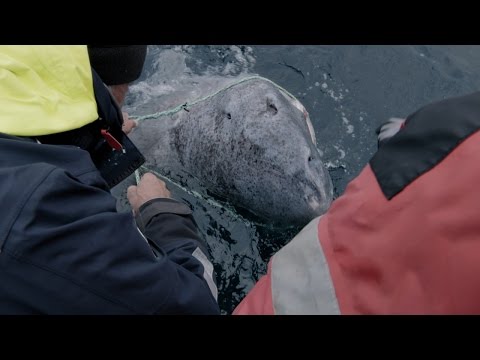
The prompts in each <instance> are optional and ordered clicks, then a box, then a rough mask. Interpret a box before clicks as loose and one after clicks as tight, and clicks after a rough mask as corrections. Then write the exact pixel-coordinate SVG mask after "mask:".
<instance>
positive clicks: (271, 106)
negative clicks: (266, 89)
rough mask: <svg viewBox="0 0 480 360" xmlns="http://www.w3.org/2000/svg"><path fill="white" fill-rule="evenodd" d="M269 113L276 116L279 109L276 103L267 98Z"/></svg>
mask: <svg viewBox="0 0 480 360" xmlns="http://www.w3.org/2000/svg"><path fill="white" fill-rule="evenodd" d="M267 111H269V112H272V113H273V115H275V114H276V113H277V112H278V109H277V107H276V106H275V104H274V102H273V101H272V100H271V99H269V98H267Z"/></svg>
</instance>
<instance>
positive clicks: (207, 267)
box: [192, 247, 218, 300]
mask: <svg viewBox="0 0 480 360" xmlns="http://www.w3.org/2000/svg"><path fill="white" fill-rule="evenodd" d="M192 255H193V256H194V257H195V258H196V259H197V260H198V261H200V262H201V263H202V265H203V269H204V270H203V277H204V279H205V281H206V282H207V284H208V287H209V288H210V291H211V292H212V295H213V297H214V298H215V300H217V299H218V290H217V285H215V281H213V265H212V263H211V262H210V261H209V260H208V258H207V257H206V256H205V254H204V253H203V251H202V250H200V248H198V247H197V248H196V249H195V251H194V252H193V253H192Z"/></svg>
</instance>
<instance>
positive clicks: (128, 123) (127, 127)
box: [122, 112, 137, 135]
mask: <svg viewBox="0 0 480 360" xmlns="http://www.w3.org/2000/svg"><path fill="white" fill-rule="evenodd" d="M122 114H123V125H122V130H123V132H124V133H125V134H127V135H128V134H129V133H130V132H131V131H132V130H133V128H134V127H136V126H137V122H136V121H135V120H131V119H130V118H129V117H128V114H127V113H126V112H122Z"/></svg>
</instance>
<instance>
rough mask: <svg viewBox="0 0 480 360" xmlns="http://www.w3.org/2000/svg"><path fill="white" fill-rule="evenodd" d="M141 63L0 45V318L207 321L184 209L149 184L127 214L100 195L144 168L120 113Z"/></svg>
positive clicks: (91, 51)
mask: <svg viewBox="0 0 480 360" xmlns="http://www.w3.org/2000/svg"><path fill="white" fill-rule="evenodd" d="M145 55H146V47H145V46H119V47H114V46H100V47H91V48H88V47H87V46H0V204H1V206H2V210H1V216H0V314H218V313H219V308H218V305H217V301H216V296H217V289H216V286H215V282H214V279H213V278H214V274H213V267H212V264H211V263H210V262H209V260H208V259H207V256H206V255H205V254H206V251H205V249H204V248H203V246H202V244H201V240H200V238H199V235H198V233H197V228H196V225H195V222H194V220H193V217H192V214H191V211H190V209H189V207H188V206H186V205H185V204H183V203H180V202H177V201H175V200H173V199H170V198H169V195H170V194H169V192H168V190H167V189H166V187H165V184H164V183H163V182H162V181H160V180H159V179H158V178H156V177H155V176H154V175H152V174H147V175H145V176H144V177H143V178H142V179H141V181H140V183H139V184H138V186H133V187H130V188H129V189H128V199H129V201H130V203H131V205H132V209H133V214H132V213H118V212H117V211H116V201H115V198H113V197H112V196H111V194H110V188H111V187H113V186H115V185H116V184H118V183H119V182H120V181H122V180H123V179H125V178H126V177H127V176H129V175H130V174H131V173H132V172H133V171H134V170H135V169H136V168H138V167H139V166H140V165H141V164H142V162H143V161H144V158H143V156H142V155H141V153H140V152H139V151H138V150H137V149H136V147H135V146H134V145H133V144H132V143H131V142H130V141H129V139H128V137H127V136H126V135H125V132H128V131H129V130H130V129H131V127H132V124H133V123H132V122H131V121H130V120H127V119H125V121H124V118H123V115H122V112H121V111H120V106H121V103H122V102H123V98H124V96H125V93H126V90H127V89H128V86H127V84H128V83H130V82H131V81H133V80H135V79H137V78H138V77H139V76H140V73H141V70H142V68H143V63H144V60H145ZM107 85H109V86H107ZM124 125H125V126H124ZM122 126H123V130H122Z"/></svg>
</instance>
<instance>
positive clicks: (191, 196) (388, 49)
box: [114, 45, 480, 314]
mask: <svg viewBox="0 0 480 360" xmlns="http://www.w3.org/2000/svg"><path fill="white" fill-rule="evenodd" d="M245 74H258V75H261V76H263V77H266V78H268V79H270V80H272V81H274V82H275V83H277V84H278V85H280V86H282V87H283V88H285V89H286V90H288V91H289V92H290V93H292V94H293V95H295V96H296V97H297V98H298V99H299V100H300V101H301V102H302V103H303V105H304V106H305V107H306V109H307V110H308V112H309V114H310V118H311V120H312V123H313V125H314V128H315V131H316V136H317V147H318V148H319V149H320V150H321V151H322V152H323V154H324V162H325V164H326V165H327V168H328V170H329V172H330V175H331V177H332V180H333V183H334V187H335V196H336V197H338V196H339V195H341V194H342V193H343V191H344V189H345V187H346V185H347V184H348V182H349V181H350V180H352V179H353V178H354V177H355V176H356V175H357V174H358V173H359V172H360V170H361V169H362V168H363V167H364V166H365V165H366V164H367V162H368V161H369V159H370V158H371V156H372V155H373V154H374V152H375V150H376V146H377V142H376V136H375V129H376V128H377V127H378V126H379V125H381V124H382V123H383V122H384V121H386V120H387V119H388V118H389V117H392V116H395V117H406V116H408V115H409V114H411V113H412V112H414V111H416V110H417V109H418V108H419V107H421V106H423V105H426V104H428V103H429V102H433V101H437V100H441V99H444V98H447V97H451V96H459V95H464V94H468V93H471V92H474V91H476V90H478V89H479V88H480V47H478V46H447V45H443V46H420V45H415V46H408V45H404V46H403V45H402V46H400V45H395V46H370V45H364V46H344V45H342V46H303V45H302V46H277V45H275V46H240V45H238V46H233V45H232V46H230V45H229V46H150V47H149V52H148V55H147V61H146V66H145V69H144V72H143V74H142V77H141V78H140V80H139V81H138V82H137V83H136V84H135V85H134V86H133V87H132V89H131V93H130V94H129V96H128V98H127V101H126V109H127V111H128V112H129V113H130V114H131V115H142V114H148V113H153V112H156V111H159V110H160V109H165V108H168V106H167V105H165V104H166V103H167V102H168V103H169V104H170V103H171V104H174V103H175V101H174V100H172V97H173V95H178V98H175V100H182V99H184V100H185V101H186V100H187V97H195V96H197V97H200V96H205V95H208V92H209V91H210V92H211V91H212V89H213V87H212V86H213V85H212V84H214V83H216V81H217V80H216V79H219V78H222V77H226V78H232V79H233V78H235V77H237V76H240V75H245ZM190 89H195V91H194V92H189V91H190ZM189 100H190V99H189ZM162 102H163V104H164V106H160V105H159V104H162ZM179 103H181V102H180V101H178V102H177V103H175V105H178V104H179ZM169 106H170V105H169ZM132 182H133V180H132V179H129V180H128V181H126V182H125V183H124V184H122V185H121V186H118V187H117V188H116V189H115V191H114V194H116V195H117V196H119V197H120V201H119V208H120V209H121V210H127V209H128V207H127V206H126V203H125V198H124V196H123V195H122V192H123V191H124V190H125V188H126V186H127V185H129V184H130V183H132ZM167 185H168V186H169V188H170V189H171V191H172V194H173V196H174V197H175V198H177V199H181V200H183V201H185V202H187V203H188V204H189V205H190V206H191V207H192V209H193V210H194V216H195V219H196V221H197V223H198V225H199V229H200V232H201V234H202V236H203V238H204V239H205V241H206V243H207V246H208V250H209V255H210V256H211V258H212V260H213V263H214V266H215V271H216V276H217V283H218V287H219V304H220V307H221V309H222V311H223V313H224V314H229V313H231V311H232V310H233V309H234V307H235V306H236V305H237V304H238V303H239V301H241V299H242V298H243V297H244V296H245V294H246V293H247V292H248V290H249V289H250V288H251V287H252V286H253V284H254V283H255V281H257V280H258V278H259V277H260V276H261V275H262V274H264V273H265V271H266V264H267V261H268V260H269V258H270V257H271V255H272V254H273V253H274V252H275V251H277V250H278V249H279V248H280V247H281V246H283V245H284V244H286V243H287V242H288V241H289V240H290V239H291V238H292V237H293V236H294V235H295V234H296V232H298V230H299V229H291V230H289V231H279V230H276V229H272V228H266V227H263V226H260V225H258V224H256V223H255V222H252V221H250V220H246V219H244V218H243V217H242V216H241V215H239V214H237V213H235V211H232V210H231V209H230V208H228V207H221V206H220V207H219V206H217V205H215V204H214V202H212V201H210V200H209V199H205V198H202V197H198V196H196V195H195V193H193V192H192V190H193V191H195V190H198V189H187V191H185V189H183V190H182V189H180V188H178V187H176V186H175V184H168V182H167Z"/></svg>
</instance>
